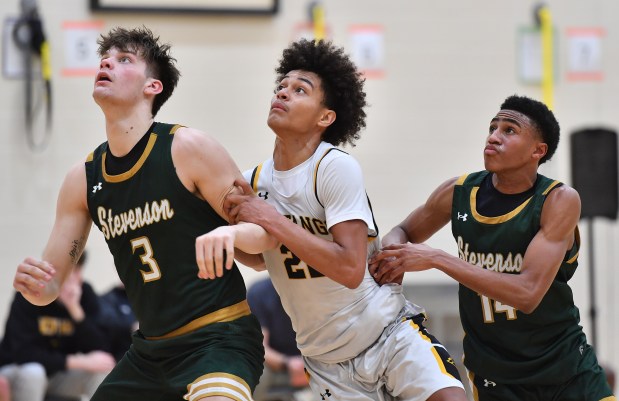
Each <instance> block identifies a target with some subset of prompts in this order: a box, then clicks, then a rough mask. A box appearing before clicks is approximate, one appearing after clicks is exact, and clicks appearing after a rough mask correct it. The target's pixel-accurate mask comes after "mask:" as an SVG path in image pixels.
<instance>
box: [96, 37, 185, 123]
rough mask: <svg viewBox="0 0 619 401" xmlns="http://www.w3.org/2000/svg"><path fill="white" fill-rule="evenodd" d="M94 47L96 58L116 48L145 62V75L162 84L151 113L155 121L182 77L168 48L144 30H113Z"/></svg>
mask: <svg viewBox="0 0 619 401" xmlns="http://www.w3.org/2000/svg"><path fill="white" fill-rule="evenodd" d="M97 44H98V45H99V48H98V49H97V53H98V54H99V56H103V55H104V54H105V53H106V52H108V51H109V50H110V49H112V48H116V49H118V50H120V51H123V52H128V53H134V54H136V55H138V56H139V57H141V58H143V59H144V61H145V62H146V66H147V67H146V68H147V70H146V73H147V74H150V76H152V77H154V78H156V79H158V80H160V81H161V83H162V84H163V90H162V91H161V93H160V94H158V95H157V96H155V100H154V101H153V107H152V109H151V112H152V114H153V117H155V116H156V115H157V112H159V109H160V108H161V106H163V104H164V103H165V102H166V101H167V100H168V99H169V98H170V96H172V92H174V88H175V87H176V84H178V79H179V78H180V75H181V73H180V71H179V70H178V69H177V68H176V66H175V65H174V63H175V62H176V59H175V58H173V57H172V56H170V45H168V44H161V43H159V37H158V36H155V35H154V34H153V32H152V31H151V30H150V29H148V28H146V27H144V26H142V27H140V28H134V29H125V28H121V27H116V28H114V29H112V30H110V32H109V33H108V34H107V35H103V34H102V35H101V36H100V37H99V39H97Z"/></svg>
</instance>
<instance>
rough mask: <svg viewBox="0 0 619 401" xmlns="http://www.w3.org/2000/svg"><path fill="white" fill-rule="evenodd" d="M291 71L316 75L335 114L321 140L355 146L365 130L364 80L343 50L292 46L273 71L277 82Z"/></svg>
mask: <svg viewBox="0 0 619 401" xmlns="http://www.w3.org/2000/svg"><path fill="white" fill-rule="evenodd" d="M293 70H303V71H308V72H313V73H314V74H316V75H318V76H319V77H320V79H321V81H322V90H323V92H324V94H325V96H324V100H323V102H324V105H325V106H326V107H328V108H329V109H331V110H333V111H335V114H336V118H335V121H334V122H333V124H331V125H330V126H329V127H328V128H327V129H326V130H325V132H323V134H322V140H323V141H325V142H328V143H330V144H332V145H335V146H338V145H345V144H346V143H349V144H350V145H351V146H355V141H356V140H357V139H359V138H360V135H359V131H360V130H361V129H363V128H365V111H364V110H363V108H364V107H365V106H366V105H367V103H366V100H365V96H366V95H365V92H364V91H363V84H364V83H365V79H364V78H363V77H362V76H361V73H360V72H359V71H358V70H357V67H356V66H355V64H354V63H353V62H352V61H351V60H350V58H349V57H348V55H346V54H345V53H344V49H343V48H340V47H336V46H334V45H333V43H331V42H327V41H323V40H320V41H316V40H311V41H309V40H307V39H301V40H299V41H297V42H293V43H292V44H291V45H290V46H289V47H288V48H286V49H285V50H284V51H283V54H282V58H281V60H280V62H279V66H278V67H277V68H276V69H275V72H276V73H277V81H276V82H277V83H279V82H280V81H281V80H282V79H283V78H284V76H285V75H286V74H287V73H288V72H290V71H293Z"/></svg>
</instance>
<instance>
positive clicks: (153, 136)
mask: <svg viewBox="0 0 619 401" xmlns="http://www.w3.org/2000/svg"><path fill="white" fill-rule="evenodd" d="M155 141H157V134H155V133H154V132H152V133H151V134H150V138H148V143H147V144H146V149H144V152H143V153H142V156H140V158H139V159H138V161H137V163H135V165H134V166H133V167H131V168H130V169H129V171H126V172H124V173H122V174H118V175H110V174H108V173H107V172H106V171H105V158H106V156H107V152H103V157H102V158H101V171H102V172H103V178H104V179H105V181H107V182H114V183H116V182H122V181H125V180H128V179H129V178H131V177H133V176H134V175H135V174H136V173H137V172H138V171H139V170H140V168H142V165H143V164H144V162H145V161H146V159H147V158H148V155H149V154H150V152H151V151H152V150H153V147H155Z"/></svg>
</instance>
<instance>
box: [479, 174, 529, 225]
mask: <svg viewBox="0 0 619 401" xmlns="http://www.w3.org/2000/svg"><path fill="white" fill-rule="evenodd" d="M537 181H538V177H536V178H535V182H534V183H533V186H532V187H531V188H529V189H527V190H526V191H524V192H520V193H518V194H504V193H502V192H499V191H498V190H497V189H496V188H495V187H494V185H492V174H488V175H487V176H486V177H484V179H483V181H482V182H481V184H480V185H479V190H478V191H477V203H476V205H475V208H476V209H477V212H478V213H479V214H481V215H482V216H486V217H497V216H502V215H504V214H506V213H509V212H511V211H512V210H514V209H515V208H516V207H518V206H519V205H521V204H522V202H524V201H525V200H527V199H529V198H530V197H531V196H532V195H533V194H534V193H535V187H536V186H537Z"/></svg>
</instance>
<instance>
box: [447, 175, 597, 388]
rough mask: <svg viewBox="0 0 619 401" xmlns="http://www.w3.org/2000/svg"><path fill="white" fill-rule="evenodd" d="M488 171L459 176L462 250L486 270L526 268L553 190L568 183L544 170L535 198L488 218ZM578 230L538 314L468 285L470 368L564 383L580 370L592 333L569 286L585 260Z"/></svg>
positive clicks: (457, 227) (456, 215) (455, 216)
mask: <svg viewBox="0 0 619 401" xmlns="http://www.w3.org/2000/svg"><path fill="white" fill-rule="evenodd" d="M488 174H489V172H487V171H482V172H477V173H472V174H469V175H465V176H462V177H460V179H459V180H458V181H457V182H456V185H455V188H454V197H453V208H452V215H451V225H452V233H453V236H454V238H455V239H456V243H457V245H458V254H459V257H460V258H461V259H463V260H466V261H468V262H469V263H471V264H473V265H476V266H478V267H479V268H482V269H488V270H493V271H497V272H500V273H502V274H520V270H521V268H522V261H523V258H524V254H525V252H526V250H527V247H528V245H529V243H530V242H531V241H532V239H533V237H534V236H535V234H536V233H537V232H538V231H539V228H540V217H541V213H542V207H543V205H544V201H545V200H546V196H547V195H548V194H549V193H550V192H551V191H552V190H553V189H555V188H557V187H558V186H560V185H562V184H561V183H560V182H558V181H553V180H551V179H549V178H547V177H544V176H542V175H538V179H537V181H536V184H535V188H534V192H533V194H532V196H530V197H529V198H528V199H526V200H525V201H524V202H522V203H521V204H519V205H518V206H516V207H515V208H514V209H513V210H511V211H509V212H508V213H506V214H503V215H500V216H497V217H487V216H482V215H481V214H480V213H479V212H478V210H477V208H476V201H477V196H478V190H479V187H480V184H481V183H482V181H483V179H484V177H486V176H487V175H488ZM574 234H575V236H576V237H575V238H576V240H575V241H574V245H573V247H572V249H570V250H569V251H568V252H567V253H566V254H565V257H564V259H563V262H562V264H561V267H560V269H559V271H558V273H557V275H556V277H555V278H554V280H553V282H552V284H551V286H550V288H549V289H548V292H547V293H546V295H545V296H544V298H543V299H542V301H541V303H540V305H539V306H538V307H537V309H535V311H534V312H533V313H531V314H525V313H522V312H521V311H518V310H516V309H514V308H513V307H511V306H509V305H504V304H502V303H501V302H498V301H494V300H492V299H489V298H488V297H486V296H484V295H481V294H479V293H477V292H475V291H471V290H470V289H469V288H467V287H465V286H464V285H462V284H461V285H460V289H459V299H460V318H461V320H462V326H463V328H464V331H465V337H464V355H465V360H464V364H465V366H466V367H467V369H469V370H470V371H471V372H473V373H475V374H476V375H479V376H481V377H484V378H488V379H491V380H495V381H497V382H502V383H526V384H536V383H544V384H553V383H560V382H564V381H565V380H566V379H567V378H569V377H572V376H573V375H574V374H575V373H576V372H578V370H579V361H580V359H581V356H582V353H583V349H584V347H585V346H586V338H585V335H584V333H583V331H582V328H581V327H580V325H579V321H580V316H579V311H578V308H577V307H576V306H575V305H574V300H573V295H572V290H571V288H570V287H569V285H568V280H569V279H570V278H571V277H572V275H573V274H574V272H575V270H576V267H577V265H578V263H577V257H578V249H579V246H580V239H579V236H578V230H576V232H575V233H574Z"/></svg>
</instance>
